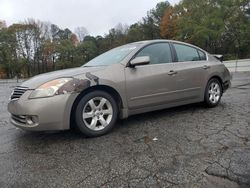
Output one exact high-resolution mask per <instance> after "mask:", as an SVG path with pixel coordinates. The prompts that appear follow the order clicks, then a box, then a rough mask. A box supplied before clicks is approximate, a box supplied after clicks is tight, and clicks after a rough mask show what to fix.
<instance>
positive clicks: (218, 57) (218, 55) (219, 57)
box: [213, 54, 224, 62]
mask: <svg viewBox="0 0 250 188" xmlns="http://www.w3.org/2000/svg"><path fill="white" fill-rule="evenodd" d="M213 56H214V57H215V58H216V59H218V60H219V61H220V62H222V61H223V60H224V56H223V55H220V54H213Z"/></svg>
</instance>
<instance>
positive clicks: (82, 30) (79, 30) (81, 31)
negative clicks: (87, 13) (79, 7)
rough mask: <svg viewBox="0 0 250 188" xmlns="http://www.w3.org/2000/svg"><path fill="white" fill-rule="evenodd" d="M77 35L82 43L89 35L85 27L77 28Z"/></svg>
mask: <svg viewBox="0 0 250 188" xmlns="http://www.w3.org/2000/svg"><path fill="white" fill-rule="evenodd" d="M75 34H76V36H77V37H78V40H79V41H80V42H82V41H83V40H84V38H85V37H86V36H87V35H88V34H89V33H88V30H87V29H86V28H85V27H77V28H76V29H75Z"/></svg>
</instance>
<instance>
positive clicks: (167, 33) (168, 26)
mask: <svg viewBox="0 0 250 188" xmlns="http://www.w3.org/2000/svg"><path fill="white" fill-rule="evenodd" d="M177 21H178V17H177V15H175V13H174V9H173V7H168V8H167V9H166V10H165V13H164V16H163V18H162V20H161V25H160V32H161V37H162V38H166V39H175V38H176V34H177Z"/></svg>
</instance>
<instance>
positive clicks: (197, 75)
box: [172, 43, 210, 100]
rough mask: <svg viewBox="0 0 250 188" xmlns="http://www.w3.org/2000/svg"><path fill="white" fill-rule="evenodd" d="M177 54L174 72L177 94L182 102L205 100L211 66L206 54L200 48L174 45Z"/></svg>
mask: <svg viewBox="0 0 250 188" xmlns="http://www.w3.org/2000/svg"><path fill="white" fill-rule="evenodd" d="M172 45H173V49H174V51H175V54H176V63H175V64H174V65H173V70H174V71H176V72H177V74H176V75H175V82H176V90H177V91H178V92H177V93H176V94H177V95H178V96H177V97H178V98H179V99H181V100H196V99H197V100H203V97H204V96H203V90H204V84H206V83H205V82H206V77H207V71H208V70H209V68H210V67H209V65H208V61H207V57H206V53H205V52H203V51H201V50H200V49H198V48H195V47H193V46H189V45H186V44H183V43H172Z"/></svg>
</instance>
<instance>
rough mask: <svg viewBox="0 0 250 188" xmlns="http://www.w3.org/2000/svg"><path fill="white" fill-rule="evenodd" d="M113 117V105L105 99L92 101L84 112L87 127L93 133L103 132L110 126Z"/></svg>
mask: <svg viewBox="0 0 250 188" xmlns="http://www.w3.org/2000/svg"><path fill="white" fill-rule="evenodd" d="M112 117H113V108H112V105H111V103H110V101H109V100H108V99H106V98H104V97H95V98H92V99H90V100H89V101H88V102H87V103H86V105H85V106H84V108H83V112H82V118H83V121H84V123H85V125H86V126H87V127H88V128H89V129H91V130H93V131H100V130H103V129H104V128H105V127H107V126H108V125H109V123H110V122H111V120H112Z"/></svg>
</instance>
